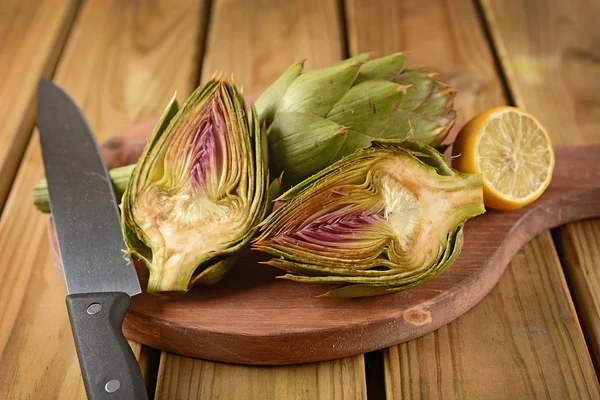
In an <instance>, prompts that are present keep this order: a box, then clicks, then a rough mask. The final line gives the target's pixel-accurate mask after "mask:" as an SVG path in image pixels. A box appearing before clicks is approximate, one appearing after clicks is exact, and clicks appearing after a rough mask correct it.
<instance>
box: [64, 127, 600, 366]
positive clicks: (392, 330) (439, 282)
mask: <svg viewBox="0 0 600 400" xmlns="http://www.w3.org/2000/svg"><path fill="white" fill-rule="evenodd" d="M109 143H111V145H110V150H111V152H110V153H108V152H105V156H109V158H108V159H107V164H108V165H115V162H114V158H117V159H122V160H124V161H126V162H127V163H131V162H132V161H134V160H132V159H129V157H132V156H133V157H135V155H139V154H140V153H141V151H142V149H143V146H142V145H141V143H140V141H139V140H137V139H132V141H131V143H130V141H129V138H128V137H126V136H124V137H122V138H121V139H119V140H112V141H110V142H109ZM116 143H120V144H121V146H118V145H115V144H116ZM555 152H556V168H555V170H554V177H553V180H552V182H551V184H550V186H549V187H548V189H547V190H546V192H545V193H544V194H543V195H542V197H541V198H540V199H539V200H538V201H536V202H535V203H534V204H531V205H530V206H528V207H524V208H522V209H520V210H517V211H512V212H494V211H488V212H487V213H486V214H485V215H483V216H479V217H477V218H475V219H472V220H470V221H468V222H467V223H466V224H465V229H464V242H465V244H464V246H463V249H462V253H461V254H460V256H459V257H458V259H457V261H456V263H455V264H454V265H453V266H452V268H450V269H449V270H448V271H446V272H445V273H443V274H442V275H440V276H438V277H437V278H435V279H433V280H431V281H429V282H426V283H425V284H422V285H419V286H417V287H414V288H411V289H408V290H406V291H403V292H400V293H397V294H394V295H389V296H380V297H373V298H364V299H323V298H319V297H317V296H318V295H319V294H322V293H324V292H325V291H326V290H327V285H308V284H298V283H296V282H290V281H285V280H278V279H274V278H275V276H277V275H281V274H282V272H281V271H278V270H275V269H274V268H270V267H266V266H264V265H259V264H258V261H261V260H265V259H268V257H265V255H264V254H260V253H256V252H246V253H245V254H243V255H242V256H241V257H240V258H239V260H238V262H237V268H235V269H234V270H233V271H232V272H231V273H230V274H229V275H228V276H227V277H226V278H225V279H224V280H223V281H221V282H220V283H219V285H214V286H211V287H196V288H194V289H192V290H191V291H190V292H188V293H187V294H186V295H185V296H184V297H177V298H170V299H168V298H160V297H157V296H154V295H150V294H147V293H143V294H141V295H139V296H136V297H135V298H133V300H132V306H131V311H130V313H129V314H128V316H127V317H126V319H125V322H124V324H123V331H124V332H125V335H126V336H127V337H128V338H130V339H133V340H135V341H137V342H141V343H144V344H146V345H148V346H150V347H155V348H159V349H161V350H165V351H170V352H175V353H178V354H182V355H188V356H191V357H195V358H201V359H208V360H215V361H223V362H234V363H242V364H258V365H280V364H298V363H306V362H313V361H323V360H330V359H335V358H340V357H346V356H352V355H355V354H361V353H365V352H368V351H372V350H376V349H381V348H384V347H388V346H390V345H393V344H397V343H401V342H404V341H406V340H409V339H413V338H416V337H419V336H422V335H424V334H426V333H429V332H431V331H433V330H435V329H437V328H439V327H441V326H443V325H445V324H447V323H448V322H450V321H452V320H454V319H455V318H457V317H458V316H460V315H462V314H463V313H465V312H466V311H467V310H469V309H470V308H471V307H473V306H474V305H475V304H476V303H477V302H479V301H480V300H481V299H482V298H483V297H484V296H485V295H486V294H487V293H488V292H489V291H490V290H491V289H492V288H493V287H494V285H495V284H496V283H497V282H498V280H499V279H500V276H501V275H502V272H503V271H504V269H505V268H506V266H507V265H508V263H509V261H510V260H511V258H512V257H513V256H514V255H515V254H516V253H517V251H518V250H519V249H520V248H521V247H522V246H523V245H524V244H526V243H528V242H529V241H530V240H531V239H532V238H533V237H535V236H536V235H537V234H539V233H540V232H543V231H545V230H547V229H549V228H552V227H555V226H559V225H562V224H564V223H566V222H570V221H573V220H577V219H581V218H589V217H598V216H600V201H598V199H600V166H599V165H598V164H597V162H596V159H597V154H598V153H600V146H589V147H562V148H556V150H555ZM123 154H127V155H128V156H129V157H122V155H123ZM52 238H53V237H52ZM52 242H53V247H54V248H56V243H55V240H52ZM55 254H57V252H56V251H55ZM58 262H59V260H58V257H57V263H58ZM136 266H137V268H138V275H139V276H140V281H141V283H142V288H143V289H145V285H146V283H147V279H148V273H147V269H146V268H145V266H143V265H142V264H141V263H137V264H136ZM588 361H589V359H588Z"/></svg>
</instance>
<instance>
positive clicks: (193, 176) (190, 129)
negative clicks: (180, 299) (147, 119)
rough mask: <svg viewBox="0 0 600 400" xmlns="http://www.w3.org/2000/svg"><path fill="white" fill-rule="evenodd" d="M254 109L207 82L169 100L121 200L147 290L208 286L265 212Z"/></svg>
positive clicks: (261, 144)
mask: <svg viewBox="0 0 600 400" xmlns="http://www.w3.org/2000/svg"><path fill="white" fill-rule="evenodd" d="M256 121H258V119H257V116H256V111H255V110H254V107H253V108H252V113H251V115H250V118H248V115H247V113H246V111H245V105H244V99H243V98H242V96H241V95H240V94H239V93H238V91H237V90H236V88H235V87H234V86H233V85H231V84H229V83H227V82H226V81H224V80H221V79H212V80H210V81H209V82H207V83H206V84H205V85H204V86H202V87H201V88H198V89H197V90H196V91H195V92H194V93H193V94H192V95H191V96H190V97H189V98H188V99H187V101H186V102H185V104H184V105H183V107H182V109H181V110H178V106H177V103H176V101H175V100H174V99H173V100H172V101H171V103H170V104H169V106H168V107H167V109H166V110H165V112H164V114H163V116H162V118H161V120H160V122H159V123H158V125H157V127H156V129H155V130H154V132H153V134H152V136H151V138H150V140H149V142H148V144H147V146H146V148H145V150H144V153H143V154H142V157H141V159H140V160H139V161H138V163H137V165H136V167H135V169H134V171H133V174H132V176H131V179H130V180H129V183H128V185H127V188H126V190H125V193H124V195H123V201H122V213H123V233H124V237H125V241H126V243H127V245H128V247H129V250H128V251H129V252H130V253H132V254H133V255H135V256H136V257H138V258H139V259H141V260H142V261H143V262H144V263H145V264H146V265H147V266H148V269H149V271H150V278H149V282H148V289H147V290H148V292H150V293H161V294H177V293H185V292H186V291H187V290H188V289H189V288H190V287H191V286H192V285H193V284H212V283H214V282H216V281H218V280H219V279H221V278H222V277H223V276H224V275H225V273H226V272H227V271H228V270H229V269H230V268H231V267H232V266H233V262H234V257H232V256H235V255H236V253H237V252H239V251H240V249H242V248H243V247H244V246H245V245H246V244H247V243H248V241H249V240H250V238H251V237H252V236H253V234H254V233H255V231H256V229H255V227H256V225H257V224H258V223H259V222H260V221H261V220H262V219H263V218H264V216H265V214H266V213H267V208H268V203H269V202H268V201H267V191H268V185H267V184H268V180H269V174H268V169H267V159H266V158H267V149H266V139H265V135H264V129H261V128H260V126H259V124H258V123H257V122H256Z"/></svg>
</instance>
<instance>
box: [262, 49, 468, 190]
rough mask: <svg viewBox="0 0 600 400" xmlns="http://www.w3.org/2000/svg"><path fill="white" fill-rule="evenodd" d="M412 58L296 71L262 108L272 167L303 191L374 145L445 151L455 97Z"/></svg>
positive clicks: (366, 59)
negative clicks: (408, 64) (410, 64)
mask: <svg viewBox="0 0 600 400" xmlns="http://www.w3.org/2000/svg"><path fill="white" fill-rule="evenodd" d="M404 63H405V56H404V55H403V54H401V53H398V54H392V55H389V56H386V57H382V58H378V59H370V55H369V54H368V53H366V54H361V55H359V56H356V57H353V58H350V59H347V60H344V61H342V62H340V63H337V64H334V65H331V66H328V67H325V68H320V69H316V70H312V71H308V72H304V73H303V72H302V69H303V64H302V63H297V64H294V65H292V66H290V67H289V68H288V69H287V70H286V71H285V72H284V73H283V74H282V75H281V76H280V77H279V78H278V79H277V81H275V82H274V83H273V84H272V85H271V86H270V87H269V88H268V89H267V90H266V91H265V92H264V93H263V94H262V95H261V96H260V97H259V98H258V99H257V101H256V109H257V112H258V116H259V119H260V121H261V123H263V122H264V123H265V124H266V125H267V127H268V130H267V136H268V139H269V151H270V155H271V157H270V160H271V164H272V167H273V169H274V170H275V171H276V172H278V173H279V172H282V171H283V172H284V181H285V182H286V183H287V184H296V183H298V182H300V181H301V180H303V179H305V178H307V177H308V176H310V175H312V174H314V173H316V172H318V171H320V170H322V169H323V168H326V167H328V166H329V165H331V164H332V163H334V162H335V161H337V160H339V159H341V158H342V157H344V156H346V155H348V154H350V153H352V152H353V151H354V150H356V149H358V148H361V147H368V146H369V144H370V142H371V141H372V140H373V139H397V140H401V139H406V138H410V139H412V140H413V141H416V142H418V143H421V144H427V145H431V146H434V147H436V146H439V145H441V144H442V142H443V140H444V139H445V138H446V136H447V135H448V132H449V131H450V128H451V127H452V125H453V124H454V121H455V119H456V112H455V111H454V109H453V101H454V96H455V92H454V91H452V90H451V89H450V88H449V87H448V86H447V85H446V84H444V83H442V82H440V81H438V80H436V78H435V74H433V73H429V72H427V71H425V70H423V69H404Z"/></svg>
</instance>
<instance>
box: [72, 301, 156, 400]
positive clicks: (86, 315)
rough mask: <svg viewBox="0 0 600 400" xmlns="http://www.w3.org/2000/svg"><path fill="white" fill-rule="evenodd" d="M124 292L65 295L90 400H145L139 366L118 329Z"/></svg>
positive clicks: (126, 307) (124, 306)
mask: <svg viewBox="0 0 600 400" xmlns="http://www.w3.org/2000/svg"><path fill="white" fill-rule="evenodd" d="M129 304H130V298H129V295H128V294H127V293H122V292H108V293H78V294H70V295H68V296H67V309H68V311H69V319H70V320H71V329H72V330H73V337H74V339H75V347H76V348H77V356H78V357H79V365H80V366H81V374H82V375H83V383H84V384H85V391H86V393H87V396H88V398H89V399H90V400H105V399H107V400H110V399H113V400H114V399H132V400H138V399H139V400H146V399H148V395H147V394H146V386H145V384H144V379H143V378H142V373H141V371H140V367H139V365H138V363H137V360H136V359H135V356H134V355H133V352H132V351H131V347H129V343H127V340H125V336H123V331H122V329H121V326H122V325H123V319H125V314H127V310H129Z"/></svg>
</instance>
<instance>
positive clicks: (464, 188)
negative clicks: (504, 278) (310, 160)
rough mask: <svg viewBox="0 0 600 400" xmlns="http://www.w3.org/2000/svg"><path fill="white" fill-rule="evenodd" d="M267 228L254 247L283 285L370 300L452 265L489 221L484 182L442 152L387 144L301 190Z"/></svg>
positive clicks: (323, 173)
mask: <svg viewBox="0 0 600 400" xmlns="http://www.w3.org/2000/svg"><path fill="white" fill-rule="evenodd" d="M278 200H281V201H283V202H284V205H283V206H281V207H280V208H279V209H277V210H276V211H275V212H274V213H272V214H271V215H270V216H269V217H268V218H267V219H266V220H265V221H264V222H263V223H262V224H261V227H260V231H259V235H258V237H257V238H256V239H255V240H254V241H253V248H254V249H256V250H260V251H264V252H267V253H269V254H271V255H273V256H274V257H275V258H273V259H271V260H270V261H268V262H267V264H270V265H273V266H275V267H278V268H281V269H283V270H285V271H287V272H288V274H287V275H285V276H284V277H283V278H287V279H291V280H294V281H299V282H314V283H331V284H337V285H339V286H337V287H334V288H333V289H332V290H330V291H329V292H328V293H326V294H327V295H330V296H335V297H363V296H373V295H379V294H386V293H392V292H396V291H399V290H403V289H407V288H410V287H412V286H416V285H418V284H420V283H422V282H424V281H427V280H429V279H431V278H433V277H435V276H436V275H438V274H439V273H441V272H442V271H443V270H444V269H446V268H448V267H449V266H450V265H451V264H452V263H453V262H454V260H455V259H456V257H457V256H458V254H459V252H460V250H461V248H462V240H463V234H462V226H463V223H464V222H465V220H467V219H468V218H470V217H473V216H476V215H478V214H482V213H483V212H484V211H485V209H484V206H483V189H482V179H481V176H480V175H468V174H462V173H459V172H457V171H454V170H452V169H451V168H450V167H449V166H448V165H447V164H446V162H445V160H444V159H443V157H442V155H441V154H440V153H438V152H437V151H436V150H435V149H433V148H431V147H428V146H424V145H419V144H417V143H413V142H408V141H406V142H397V141H378V142H373V143H372V145H371V147H369V148H366V149H361V150H358V151H356V152H354V153H353V154H351V155H349V156H347V157H345V158H343V159H342V160H340V161H338V162H336V163H335V164H333V165H331V166H330V167H328V168H326V169H324V170H323V171H321V172H319V173H317V174H316V175H313V176H311V177H309V178H307V179H306V180H304V181H303V182H301V183H300V184H298V185H296V186H295V187H293V188H292V189H290V190H289V191H287V192H286V193H284V194H283V195H282V196H281V197H280V198H279V199H278Z"/></svg>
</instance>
